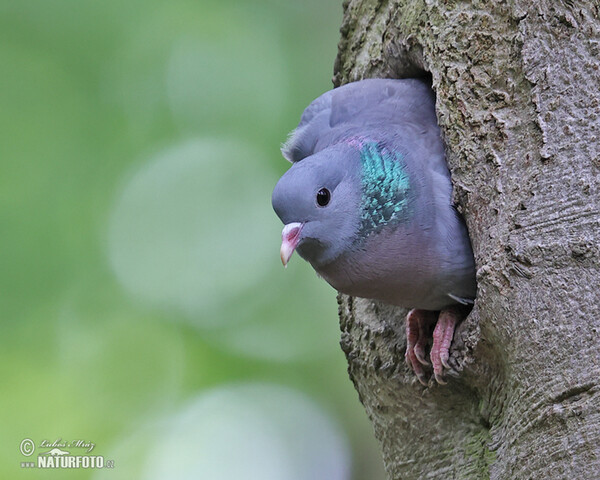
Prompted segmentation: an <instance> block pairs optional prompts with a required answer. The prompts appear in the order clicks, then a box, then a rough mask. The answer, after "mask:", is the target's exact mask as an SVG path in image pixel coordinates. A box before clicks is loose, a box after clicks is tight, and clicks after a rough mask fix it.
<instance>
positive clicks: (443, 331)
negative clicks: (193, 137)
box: [430, 308, 461, 385]
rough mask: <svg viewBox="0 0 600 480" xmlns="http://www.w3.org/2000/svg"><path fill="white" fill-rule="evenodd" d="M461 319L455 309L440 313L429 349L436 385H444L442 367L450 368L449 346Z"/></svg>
mask: <svg viewBox="0 0 600 480" xmlns="http://www.w3.org/2000/svg"><path fill="white" fill-rule="evenodd" d="M460 319H461V315H460V313H459V312H458V310H457V309H455V308H448V309H446V310H442V311H441V312H440V316H439V317H438V321H437V325H436V326H435V330H434V331H433V345H432V347H431V353H430V357H431V363H432V364H433V375H434V376H435V379H436V381H437V382H438V383H440V384H442V385H445V384H446V381H445V380H444V376H443V375H444V367H445V368H450V365H449V364H448V358H449V357H450V344H451V343H452V338H453V337H454V329H455V328H456V324H457V323H458V321H459V320H460Z"/></svg>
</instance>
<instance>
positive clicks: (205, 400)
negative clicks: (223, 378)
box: [96, 383, 351, 480]
mask: <svg viewBox="0 0 600 480" xmlns="http://www.w3.org/2000/svg"><path fill="white" fill-rule="evenodd" d="M106 455H107V458H111V459H114V461H115V465H119V466H122V468H123V469H124V470H123V471H122V472H119V470H120V469H117V468H115V469H114V471H110V472H98V473H97V476H96V479H97V480H99V479H105V478H109V477H110V478H111V479H112V480H120V479H121V478H142V479H144V480H163V479H165V478H169V479H171V480H183V479H210V480H240V479H244V480H348V479H350V478H351V466H350V463H351V460H350V454H349V447H348V442H347V439H346V437H345V435H344V434H343V433H342V432H341V430H340V429H339V428H338V426H337V424H336V422H335V421H334V419H333V418H332V417H331V416H330V415H329V414H328V413H326V412H325V411H324V410H323V409H322V408H321V407H320V406H319V405H317V404H316V403H315V402H314V401H313V400H311V399H310V398H308V397H307V396H306V395H304V394H303V393H301V392H299V391H296V390H292V389H290V388H287V387H282V386H279V385H275V384H267V383H242V384H234V385H225V386H220V387H217V388H214V389H212V390H209V391H206V392H204V393H201V394H200V395H198V396H197V397H196V398H195V399H193V400H192V401H190V402H189V403H188V404H187V405H186V406H184V407H183V408H182V409H181V410H180V411H179V412H177V413H175V414H173V415H171V416H168V417H164V418H162V419H158V420H157V421H155V422H154V423H153V424H152V425H151V426H148V425H146V426H142V427H140V430H139V432H138V433H137V434H135V433H134V434H133V435H130V436H128V437H127V438H126V439H124V440H123V441H122V442H119V444H118V445H117V446H116V448H114V449H113V451H111V452H109V453H107V454H106ZM123 475H128V477H127V476H123Z"/></svg>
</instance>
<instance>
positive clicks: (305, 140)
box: [281, 78, 435, 162]
mask: <svg viewBox="0 0 600 480" xmlns="http://www.w3.org/2000/svg"><path fill="white" fill-rule="evenodd" d="M433 105H434V98H433V92H432V91H431V88H429V87H428V86H427V85H426V84H425V83H424V82H422V81H420V80H416V79H403V80H394V79H382V78H377V79H368V80H363V81H360V82H355V83H349V84H347V85H344V86H342V87H339V88H336V89H333V90H330V91H328V92H326V93H324V94H323V95H321V96H320V97H319V98H317V99H316V100H315V101H313V102H312V103H311V104H310V105H309V106H308V107H307V108H306V110H304V113H303V114H302V118H301V120H300V123H299V124H298V127H297V128H296V129H295V130H294V131H293V132H292V133H291V135H290V137H289V139H288V141H287V142H286V143H285V144H284V145H283V147H282V149H281V151H282V153H283V156H284V157H285V158H286V159H287V160H289V161H290V162H298V161H300V160H302V159H303V158H306V157H308V156H310V155H313V154H314V153H316V152H318V151H320V150H322V149H324V148H327V147H328V146H330V145H332V144H333V143H335V142H337V141H339V140H340V137H343V136H348V135H349V134H357V135H360V133H361V132H366V131H369V130H371V131H372V130H380V129H382V128H384V129H393V127H394V125H397V126H398V127H401V126H402V127H404V126H406V124H411V125H417V126H419V125H423V126H427V125H431V124H432V123H433V124H435V112H434V109H433ZM432 115H433V118H432ZM399 130H400V129H399Z"/></svg>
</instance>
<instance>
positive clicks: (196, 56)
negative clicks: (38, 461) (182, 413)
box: [0, 0, 383, 480]
mask: <svg viewBox="0 0 600 480" xmlns="http://www.w3.org/2000/svg"><path fill="white" fill-rule="evenodd" d="M341 9H342V7H341V4H340V3H338V2H337V1H335V0H330V1H327V2H323V1H319V0H308V1H304V2H296V1H294V0H282V1H275V0H255V1H252V2H241V1H238V2H233V1H206V0H203V1H191V0H173V1H171V2H164V1H162V2H161V1H158V0H145V1H141V0H126V1H122V0H119V1H116V0H105V1H102V2H95V1H92V0H85V1H84V0H53V1H47V0H20V1H11V0H2V1H0V64H1V65H3V68H2V74H1V75H0V162H1V165H2V169H1V172H2V174H1V175H0V182H1V186H0V202H1V204H0V205H1V207H0V233H1V238H2V249H1V250H0V272H1V273H0V309H1V312H2V335H0V378H1V379H2V382H1V383H2V394H1V395H0V425H1V429H0V478H11V479H17V478H67V477H68V478H71V477H73V478H92V477H94V475H95V474H96V472H94V471H91V470H84V469H76V470H70V471H66V470H54V471H44V472H39V471H35V470H31V469H26V468H21V466H20V463H21V462H22V461H24V460H25V459H26V458H25V457H23V456H22V455H21V454H20V452H19V444H20V442H21V441H22V440H23V439H24V438H31V439H34V440H35V441H36V442H39V441H41V440H42V439H47V440H49V441H53V440H56V439H65V440H67V439H84V440H88V441H92V442H94V443H95V444H96V445H97V446H96V453H97V454H100V455H105V456H107V457H109V456H111V455H112V456H113V457H114V459H115V463H116V465H115V471H114V474H115V475H114V476H111V475H105V477H102V478H144V474H143V452H142V453H139V455H137V457H136V460H132V459H131V458H130V457H123V458H122V459H120V457H119V451H120V450H119V447H118V446H119V445H122V444H123V443H124V442H126V439H128V438H138V439H139V438H142V437H144V436H147V435H152V432H153V430H152V429H151V428H150V427H148V425H153V424H154V423H155V422H157V421H158V420H159V419H165V418H169V415H171V414H173V413H174V412H178V411H179V410H180V409H181V408H182V406H183V405H185V404H186V402H187V401H188V400H189V399H190V398H193V397H195V396H196V395H198V394H201V393H202V392H206V391H210V389H214V388H218V387H219V386H222V385H226V384H227V383H228V382H236V381H244V382H269V383H274V384H280V385H285V386H287V387H290V388H291V389H293V390H298V391H302V392H304V393H305V394H307V395H309V397H310V398H312V399H313V400H314V401H315V402H316V404H318V405H320V407H321V408H322V409H323V411H325V412H328V414H329V415H330V417H331V419H332V421H333V422H334V423H338V424H340V425H341V429H342V431H343V432H345V435H346V436H347V437H348V439H349V442H350V445H351V448H352V470H353V472H354V473H353V478H355V479H364V478H369V479H370V480H376V479H378V478H383V477H382V473H381V467H380V465H379V459H378V453H377V449H376V446H375V444H374V440H372V438H371V436H372V435H371V430H370V426H369V425H368V422H367V421H366V419H365V415H364V412H363V411H362V408H361V407H360V405H359V404H358V399H357V395H356V393H355V392H354V390H353V388H352V386H351V384H350V382H349V380H348V379H347V376H346V372H345V360H344V358H343V355H342V353H341V352H340V351H339V347H338V342H337V339H338V337H339V332H338V326H337V319H336V302H335V292H334V291H333V290H332V289H331V288H329V287H328V286H327V285H326V284H325V283H324V282H322V281H320V280H318V279H317V278H316V276H315V275H314V273H313V272H312V271H311V270H310V268H309V267H308V266H307V265H305V264H304V262H301V261H300V260H299V259H296V258H295V259H294V261H292V263H291V265H290V267H289V268H288V270H287V271H284V270H283V268H281V266H280V264H279V258H278V249H279V240H280V237H279V233H280V229H281V225H280V224H279V223H278V220H277V218H276V217H275V215H274V214H273V213H272V211H271V207H270V200H269V199H270V189H271V188H272V186H273V185H274V182H275V181H276V179H277V177H278V176H279V175H280V174H281V173H282V172H283V171H284V170H285V169H286V168H287V165H286V162H285V161H284V160H283V159H282V158H281V155H280V154H279V151H278V146H279V144H280V143H281V142H282V141H283V140H285V138H286V135H287V133H288V131H289V130H291V129H292V128H293V127H294V126H295V125H296V123H297V121H298V119H299V116H300V113H301V112H302V109H303V108H304V107H305V106H306V105H307V104H308V103H309V102H310V101H311V100H312V99H314V98H315V97H317V96H318V95H319V94H320V93H322V92H323V91H325V90H328V89H329V88H331V82H330V77H331V73H332V71H331V70H332V65H333V60H334V57H335V54H336V44H337V38H338V26H339V24H340V21H341V13H342V12H341ZM186 149H187V150H186ZM190 149H191V150H190ZM194 149H195V150H194ZM181 152H184V153H181ZM185 152H187V153H185ZM189 159H191V160H189ZM144 182H145V183H144ZM148 429H150V430H148ZM140 432H141V433H140ZM144 432H148V433H147V435H146V434H145V433H144ZM154 433H155V432H154ZM145 440H146V441H148V439H147V438H146V439H145ZM128 448H130V449H132V448H133V449H135V448H136V447H135V446H131V445H129V447H128ZM140 450H141V447H140ZM31 458H34V457H31ZM126 458H127V459H128V460H126ZM120 460H122V462H121V465H119V461H120ZM125 461H129V462H130V463H128V464H127V465H124V464H123V462H125ZM232 461H235V458H232ZM136 462H138V463H136ZM119 468H121V473H120V474H119ZM105 473H106V472H105ZM94 478H95V477H94ZM173 478H175V477H173ZM178 478H179V477H178Z"/></svg>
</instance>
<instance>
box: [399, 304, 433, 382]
mask: <svg viewBox="0 0 600 480" xmlns="http://www.w3.org/2000/svg"><path fill="white" fill-rule="evenodd" d="M434 319H435V317H434V312H429V311H427V310H417V309H414V310H411V311H410V312H408V315H407V316H406V354H405V355H404V358H405V359H406V363H407V364H408V365H409V366H410V367H411V368H412V370H413V371H414V372H415V374H416V375H417V378H418V379H419V382H421V383H422V384H423V385H427V382H426V381H425V370H424V369H423V365H429V362H428V361H427V360H426V359H425V346H426V345H427V335H426V333H425V332H426V328H427V326H428V325H429V324H430V323H431V322H432V320H434Z"/></svg>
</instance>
